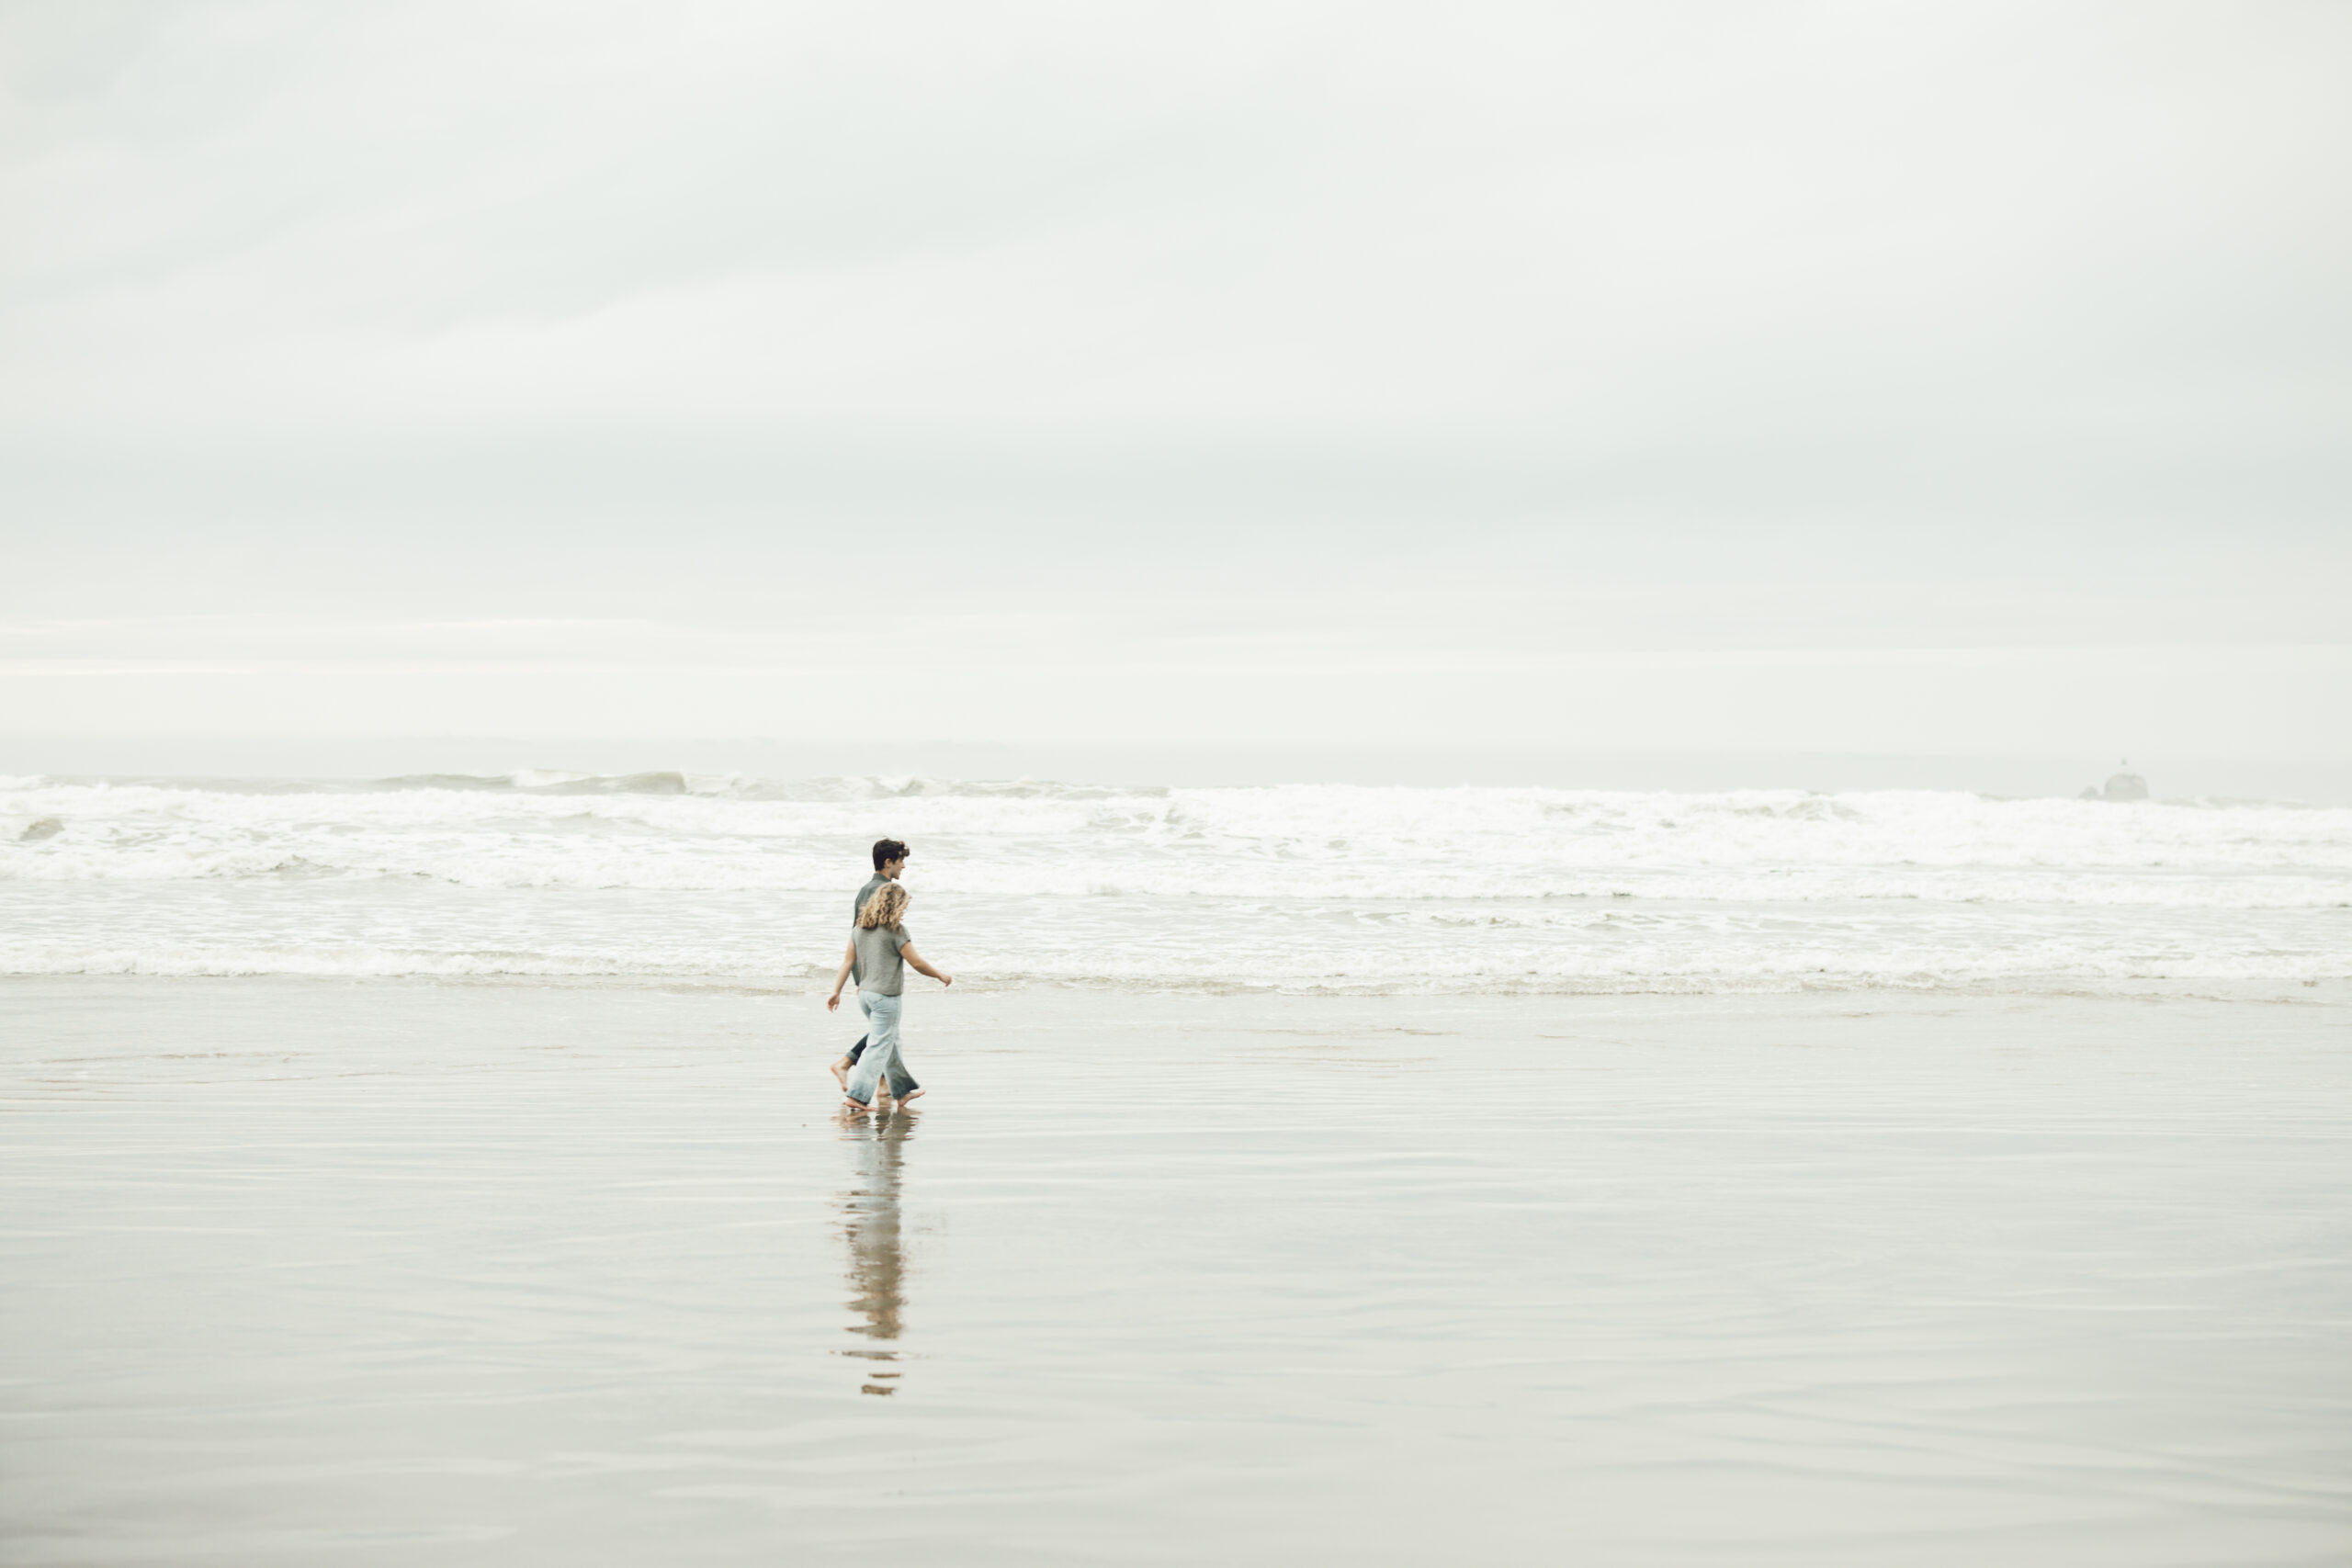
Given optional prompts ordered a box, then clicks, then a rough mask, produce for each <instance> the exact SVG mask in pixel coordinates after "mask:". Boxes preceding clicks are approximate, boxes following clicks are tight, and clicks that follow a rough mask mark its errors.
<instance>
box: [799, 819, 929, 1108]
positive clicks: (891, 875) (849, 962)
mask: <svg viewBox="0 0 2352 1568" xmlns="http://www.w3.org/2000/svg"><path fill="white" fill-rule="evenodd" d="M906 869H907V846H906V845H904V844H902V843H900V842H899V840H896V839H884V840H881V841H880V842H879V843H877V844H876V845H875V846H874V876H873V878H872V880H870V881H868V882H867V883H866V885H865V886H863V887H861V888H859V889H858V890H857V901H856V902H855V903H854V904H853V905H852V906H851V907H850V908H851V913H852V914H853V915H854V917H855V919H856V923H855V924H854V925H853V926H852V927H851V928H850V933H849V948H848V951H846V952H844V953H842V966H841V969H840V970H839V971H838V972H837V973H836V974H835V975H834V976H833V990H832V995H831V996H829V997H827V998H825V1010H826V1011H827V1012H833V1011H836V1010H839V1009H840V1007H841V1005H842V986H843V985H845V984H846V983H847V982H848V981H849V980H850V978H851V977H852V976H855V978H856V980H857V1005H858V1006H859V1007H861V1008H863V1009H865V1039H863V1040H860V1041H859V1042H858V1043H856V1044H854V1045H853V1046H851V1047H850V1048H849V1055H846V1056H843V1057H842V1059H841V1060H840V1061H838V1062H835V1063H834V1064H833V1077H834V1079H835V1080H836V1081H837V1082H839V1083H840V1084H841V1086H842V1094H843V1095H845V1096H846V1097H847V1098H846V1099H844V1100H842V1110H844V1111H852V1112H855V1113H863V1112H865V1111H871V1110H873V1109H874V1105H875V1096H876V1089H879V1090H880V1091H881V1099H882V1107H883V1109H884V1110H886V1111H887V1110H888V1109H889V1108H890V1105H891V1102H892V1101H894V1100H895V1101H896V1102H897V1103H898V1104H899V1105H904V1104H906V1103H907V1102H908V1101H909V1100H914V1099H916V1098H918V1097H920V1096H921V1095H922V1091H923V1090H922V1085H921V1084H919V1083H917V1082H915V1078H914V1075H913V1074H912V1073H910V1072H909V1071H907V1063H906V1058H905V1056H904V1055H901V1054H900V1052H899V1008H900V1006H901V1005H902V1003H903V996H902V993H903V992H904V991H905V990H906V985H907V971H908V970H909V969H912V970H913V971H914V972H915V973H916V974H918V975H928V976H931V977H932V978H933V979H934V980H936V981H938V982H939V983H940V984H941V985H943V986H952V985H954V984H955V983H956V976H953V975H944V974H942V973H940V972H939V971H938V970H936V969H933V967H932V966H931V965H930V964H926V963H924V962H923V958H922V954H921V953H917V952H916V951H915V944H914V939H913V938H912V937H910V936H909V935H908V934H907V924H906V917H907V904H908V902H909V900H910V894H909V893H908V892H907V890H906V888H904V887H903V886H899V873H900V872H902V871H904V870H906Z"/></svg>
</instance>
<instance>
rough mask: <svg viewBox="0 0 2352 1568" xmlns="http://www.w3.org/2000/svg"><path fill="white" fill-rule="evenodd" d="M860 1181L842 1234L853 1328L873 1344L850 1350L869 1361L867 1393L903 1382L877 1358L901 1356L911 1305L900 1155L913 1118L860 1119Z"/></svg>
mask: <svg viewBox="0 0 2352 1568" xmlns="http://www.w3.org/2000/svg"><path fill="white" fill-rule="evenodd" d="M857 1125H858V1127H859V1131H858V1132H857V1133H856V1134H853V1136H854V1140H855V1142H856V1143H857V1145H858V1149H857V1176H856V1185H855V1186H854V1188H852V1189H851V1190H850V1191H848V1192H846V1193H844V1194H842V1221H843V1225H842V1234H843V1235H844V1236H845V1237H846V1239H847V1240H848V1242H849V1282H850V1288H851V1290H852V1291H853V1292H854V1294H853V1295H852V1296H851V1297H850V1300H849V1307H850V1312H851V1314H852V1316H851V1321H850V1324H849V1332H850V1333H852V1334H855V1335H859V1336H862V1337H864V1338H865V1341H866V1343H867V1347H868V1348H865V1349H859V1350H852V1351H849V1352H847V1354H849V1355H851V1356H854V1357H855V1358H857V1359H859V1360H861V1361H864V1362H865V1363H867V1370H866V1371H865V1372H864V1373H863V1374H862V1375H863V1376H864V1377H865V1378H866V1379H868V1380H869V1381H868V1382H866V1383H865V1387H864V1392H865V1393H877V1394H888V1393H895V1392H896V1391H897V1387H898V1376H899V1373H898V1370H897V1368H896V1367H895V1366H894V1367H892V1368H891V1369H890V1370H889V1371H883V1370H881V1369H880V1368H879V1367H876V1366H875V1365H874V1364H873V1363H876V1362H895V1361H897V1360H898V1359H899V1353H898V1349H897V1346H896V1341H897V1340H898V1337H899V1332H900V1329H901V1327H902V1320H901V1315H900V1314H902V1312H903V1311H904V1309H905V1307H906V1304H907V1303H906V1278H907V1259H906V1248H905V1246H904V1243H903V1241H902V1238H901V1235H900V1232H899V1161H900V1160H901V1159H902V1158H903V1157H904V1150H903V1148H902V1147H901V1145H903V1144H904V1142H905V1140H906V1137H907V1133H908V1129H909V1128H910V1126H911V1123H910V1122H907V1121H906V1120H905V1119H903V1118H899V1117H891V1118H888V1119H887V1120H885V1119H879V1118H877V1119H876V1120H875V1121H873V1122H860V1123H858V1124H857Z"/></svg>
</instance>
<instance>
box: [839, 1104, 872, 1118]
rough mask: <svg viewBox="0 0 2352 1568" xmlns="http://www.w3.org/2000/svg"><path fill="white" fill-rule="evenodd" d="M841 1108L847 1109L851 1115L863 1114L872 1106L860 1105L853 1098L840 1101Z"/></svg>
mask: <svg viewBox="0 0 2352 1568" xmlns="http://www.w3.org/2000/svg"><path fill="white" fill-rule="evenodd" d="M873 1109H874V1107H872V1106H870V1105H860V1104H859V1103H858V1102H857V1101H855V1100H842V1110H843V1111H848V1112H849V1113H850V1114H851V1115H853V1116H864V1115H865V1114H866V1113H867V1112H869V1111H872V1110H873Z"/></svg>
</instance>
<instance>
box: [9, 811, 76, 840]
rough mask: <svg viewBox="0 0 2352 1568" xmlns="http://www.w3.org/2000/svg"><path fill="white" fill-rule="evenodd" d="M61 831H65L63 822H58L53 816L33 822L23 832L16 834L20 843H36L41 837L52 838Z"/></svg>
mask: <svg viewBox="0 0 2352 1568" xmlns="http://www.w3.org/2000/svg"><path fill="white" fill-rule="evenodd" d="M63 831H65V824H64V823H62V822H60V821H59V820H58V819H57V818H54V817H44V818H41V819H40V821H38V822H36V823H34V824H33V825H32V826H31V827H29V828H28V829H25V830H24V831H23V832H21V833H19V834H17V840H18V841H19V842H21V843H27V844H37V843H39V842H40V840H43V839H54V838H55V837H57V835H58V834H60V833H62V832H63Z"/></svg>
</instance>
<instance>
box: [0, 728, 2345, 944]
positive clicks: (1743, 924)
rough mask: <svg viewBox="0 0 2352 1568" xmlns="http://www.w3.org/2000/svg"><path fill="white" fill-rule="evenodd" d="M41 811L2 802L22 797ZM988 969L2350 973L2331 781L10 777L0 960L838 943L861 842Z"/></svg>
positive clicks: (934, 928) (0, 843)
mask: <svg viewBox="0 0 2352 1568" xmlns="http://www.w3.org/2000/svg"><path fill="white" fill-rule="evenodd" d="M48 820H54V821H55V822H56V823H58V824H61V825H62V826H61V827H60V828H59V829H57V830H55V831H53V832H48V833H47V834H46V836H40V837H35V838H30V839H28V838H26V837H25V836H24V835H25V832H26V830H27V829H29V828H30V827H31V826H32V825H33V824H35V823H37V822H44V821H48ZM884 834H889V835H894V836H897V837H900V838H905V839H908V840H912V841H913V842H914V843H915V844H916V845H917V853H916V859H915V863H914V867H913V871H912V874H911V875H910V885H911V886H914V887H915V888H916V889H917V891H918V893H919V894H920V895H921V896H922V897H921V902H920V903H919V906H918V908H919V911H920V912H919V914H918V916H917V922H918V924H920V925H922V927H923V929H925V931H927V932H930V933H935V935H936V936H937V938H938V939H939V941H940V942H941V943H942V944H944V945H943V956H944V953H945V951H946V950H947V949H948V948H952V949H953V950H954V951H955V953H956V961H957V962H959V963H960V964H963V965H964V966H966V967H967V969H968V970H970V971H971V972H973V973H975V974H976V975H989V976H997V977H1001V978H1005V979H1014V978H1025V979H1037V980H1055V981H1103V982H1109V983H1116V984H1128V985H1160V984H1176V985H1221V984H1243V985H1253V984H1272V985H1283V986H1313V987H1343V988H1363V987H1406V988H1414V989H1437V990H1451V989H1476V988H1496V987H1506V988H1518V989H1639V988H1665V989H1678V990H1679V989H1709V988H1726V987H1731V988H1744V987H1766V988H1780V987H1789V986H1795V985H1834V986H1870V985H1929V986H1933V985H1942V984H1953V985H1976V984H1997V983H2002V982H2005V981H2012V980H2014V981H2020V982H2027V981H2040V980H2050V979H2054V980H2056V981H2059V982H2064V983H2074V982H2090V981H2108V980H2133V979H2144V978H2175V977H2179V978H2200V977H2201V978H2226V979H2246V980H2264V981H2279V982H2291V981H2296V980H2301V979H2326V978H2333V977H2335V976H2342V975H2344V974H2345V973H2346V969H2347V966H2352V965H2347V959H2346V953H2347V950H2352V942H2347V940H2346V939H2347V935H2352V811H2345V810H2335V809H2312V808H2304V807H2288V806H2275V805H2263V804H2257V803H2245V802H2224V803H2198V802H2188V803H2169V802H2168V803H2156V802H2148V803H2134V804H2131V805H2118V804H2110V803H2107V802H2101V801H2078V800H2004V799H1994V798H1990V797H1986V796H1982V795H1964V794H1956V793H1943V792H1928V791H1889V792H1877V793H1868V794H1851V795H1807V794H1801V793H1797V792H1792V791H1736V792H1727V793H1722V794H1713V795H1678V794H1665V793H1651V794H1636V793H1618V792H1599V791H1568V790H1549V789H1474V788H1463V789H1370V788H1356V787H1348V786H1317V785H1292V786H1282V787H1266V788H1234V789H1164V788H1135V789H1109V788H1100V787H1073V786H1068V785H1061V784H1051V783H1039V782H1034V781H1014V782H1006V783H956V782H949V781H934V780H922V779H820V780H811V781H803V782H798V783H776V782H772V781H762V780H754V779H744V778H734V777H713V776H702V775H694V774H683V773H639V774H632V775H627V776H621V777H603V776H595V775H587V774H577V773H515V774H511V775H503V776H496V777H456V776H437V775H436V776H431V777H419V778H409V779H398V780H387V781H382V782H380V783H379V784H367V785H356V784H304V783H301V782H299V781H283V780H258V781H246V782H243V783H237V784H220V783H210V784H194V783H187V782H175V781H144V782H91V781H68V780H49V779H23V778H18V779H6V780H0V909H4V910H5V911H6V915H7V919H6V921H5V924H4V925H0V971H6V972H15V973H28V972H43V973H47V972H61V971H65V972H73V971H105V972H137V973H174V974H243V973H303V974H354V975H396V974H419V975H438V974H450V975H462V974H548V975H606V974H621V975H626V974H642V975H672V976H727V977H733V978H742V979H779V978H781V979H787V980H788V979H794V978H806V977H807V976H810V975H812V974H816V973H821V972H826V971H829V969H830V964H831V957H832V953H831V943H832V942H833V941H834V939H835V936H836V935H837V930H838V927H839V925H840V924H841V922H842V919H844V918H845V916H846V905H845V899H846V896H847V893H848V891H849V889H850V888H852V887H853V886H855V884H856V882H857V881H858V879H859V877H860V875H861V874H862V871H863V867H864V863H865V846H866V845H867V844H868V843H870V842H871V841H872V840H874V839H875V838H876V837H879V836H882V835H884Z"/></svg>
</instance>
